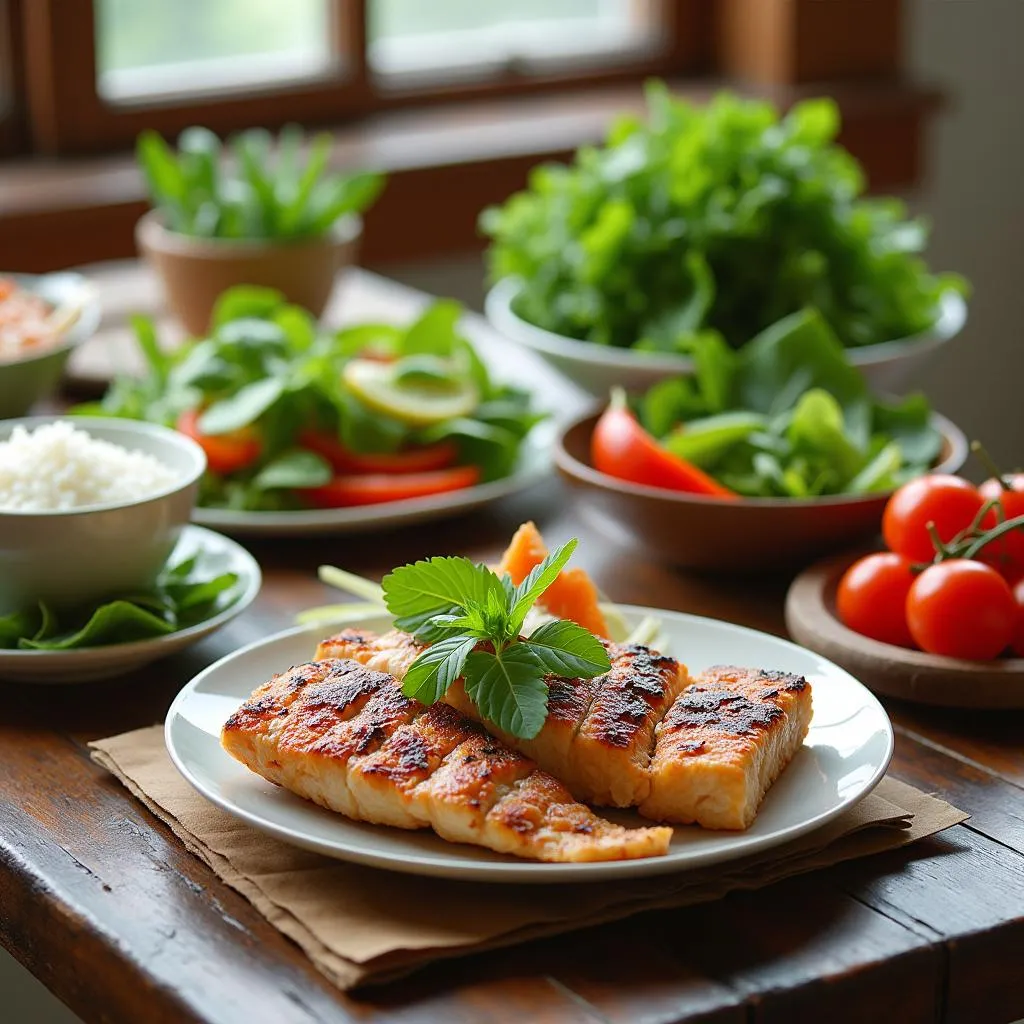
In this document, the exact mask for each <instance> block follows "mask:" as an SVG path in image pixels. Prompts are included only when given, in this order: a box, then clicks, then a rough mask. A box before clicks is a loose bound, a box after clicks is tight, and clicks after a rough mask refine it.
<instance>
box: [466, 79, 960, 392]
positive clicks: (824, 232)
mask: <svg viewBox="0 0 1024 1024" xmlns="http://www.w3.org/2000/svg"><path fill="white" fill-rule="evenodd" d="M647 105H648V113H647V118H646V119H645V120H641V119H638V118H635V117H623V118H621V119H619V121H618V122H617V123H615V124H614V125H613V126H612V128H611V129H610V131H609V133H608V137H607V139H606V142H605V145H604V146H602V147H591V146H587V147H583V148H582V149H580V150H579V151H578V152H577V153H576V157H575V159H574V161H573V163H572V165H571V166H569V167H564V166H556V165H542V166H539V167H536V168H535V169H534V170H533V172H532V173H531V175H530V179H529V185H528V188H527V189H526V191H523V192H519V193H517V194H515V195H513V196H511V197H510V198H509V199H508V200H506V202H505V203H504V204H503V205H501V206H500V207H492V208H490V209H488V210H486V211H484V213H483V214H482V215H481V219H480V226H481V230H482V231H483V232H484V234H486V235H488V236H490V239H491V244H490V249H489V253H488V258H489V264H490V275H491V278H492V279H493V280H499V279H502V278H506V277H510V278H515V279H517V280H518V281H519V282H521V289H520V291H519V293H518V295H517V297H516V299H515V303H514V305H515V312H516V313H517V314H518V315H519V316H521V317H522V318H524V319H525V320H527V321H529V322H530V323H532V324H536V325H537V326H539V327H543V328H546V329H547V330H550V331H554V332H556V333H558V334H562V335H566V336H568V337H571V338H580V339H584V340H587V341H591V342H596V343H598V344H602V345H615V346H620V347H631V346H635V347H637V348H641V349H650V350H655V351H663V352H685V351H688V350H689V347H690V345H691V343H692V342H693V341H694V339H695V337H697V336H699V335H701V334H704V333H708V332H711V333H713V334H715V335H717V336H718V337H720V338H722V339H724V340H725V341H726V342H727V343H728V344H729V345H730V346H732V347H738V346H740V345H742V344H744V343H745V342H746V341H747V340H748V339H749V338H752V337H754V336H755V335H756V334H758V333H759V332H760V331H762V330H763V329H765V328H766V327H768V326H769V325H770V324H773V323H775V322H776V321H778V320H780V319H782V318H783V317H785V316H788V315H789V314H791V313H796V312H797V311H799V310H802V309H804V308H807V307H814V308H816V309H818V310H819V311H820V313H821V315H822V316H823V317H824V319H825V321H826V322H827V323H828V324H829V326H830V327H831V328H832V330H833V331H834V333H835V334H836V336H837V337H838V338H839V339H840V341H841V343H842V344H843V345H844V346H846V347H853V346H859V345H870V344H874V343H876V342H882V341H889V340H893V339H897V338H905V337H910V336H912V335H915V334H918V333H920V332H923V331H926V330H927V329H929V328H930V327H931V326H932V325H933V324H934V322H935V320H936V319H937V316H938V313H939V304H940V300H941V297H942V295H943V292H944V291H946V290H947V289H954V290H958V291H965V290H966V284H965V282H964V281H963V280H962V279H961V278H959V277H956V276H955V275H949V274H942V275H935V274H932V273H930V272H929V270H928V268H927V266H926V265H925V263H924V262H923V261H922V259H921V257H920V255H919V253H920V251H921V249H922V248H923V246H924V243H925V241H926V236H927V231H926V227H925V225H924V224H923V223H922V222H920V221H916V220H910V219H908V218H907V214H906V210H905V207H904V205H903V204H902V203H901V202H900V201H899V200H896V199H879V198H865V197H864V195H863V193H864V188H865V181H864V174H863V172H862V170H861V168H860V166H859V165H858V164H857V162H856V160H855V159H854V158H853V157H852V156H851V155H850V154H849V153H848V152H847V151H846V150H845V149H843V148H842V147H841V146H839V145H837V144H836V142H835V138H836V135H837V133H838V131H839V114H838V109H837V107H836V105H835V103H834V102H833V101H832V100H829V99H815V100H807V101H804V102H802V103H797V104H796V105H795V106H794V107H793V108H792V109H791V110H790V111H789V112H788V113H787V114H785V116H781V117H780V115H779V113H778V111H776V110H775V109H774V108H773V107H772V106H771V104H769V103H767V102H764V101H760V100H747V99H741V98H739V97H737V96H734V95H731V94H729V93H721V94H719V95H718V96H716V97H715V98H714V99H713V100H712V101H711V102H710V103H708V104H707V105H706V106H703V107H696V106H693V105H691V104H689V103H687V102H685V101H683V100H680V99H676V98H674V97H672V96H671V95H670V94H669V92H668V89H667V88H666V86H665V85H664V84H663V83H661V82H652V83H650V84H649V85H648V87H647ZM837 397H839V396H837Z"/></svg>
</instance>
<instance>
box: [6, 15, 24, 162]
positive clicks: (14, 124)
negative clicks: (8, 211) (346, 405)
mask: <svg viewBox="0 0 1024 1024" xmlns="http://www.w3.org/2000/svg"><path fill="white" fill-rule="evenodd" d="M21 37H22V35H21V0H0V75H3V76H4V80H2V81H0V156H4V155H6V154H9V153H18V152H21V151H22V150H24V149H25V147H26V145H27V141H28V137H27V134H26V131H25V108H24V99H25V87H24V76H23V72H24V65H23V63H22V59H21V58H22V50H21V46H20V45H19V44H20V41H21Z"/></svg>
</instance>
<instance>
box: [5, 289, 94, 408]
mask: <svg viewBox="0 0 1024 1024" xmlns="http://www.w3.org/2000/svg"><path fill="white" fill-rule="evenodd" d="M0 276H2V277H8V278H10V279H11V280H13V281H14V282H15V284H17V285H18V287H19V288H24V289H25V290H26V291H30V292H34V293H35V294H36V295H38V296H40V298H42V299H45V300H46V302H48V303H49V304H50V305H51V306H52V307H53V308H54V310H55V311H56V312H57V313H58V315H59V316H60V317H61V318H62V319H63V318H65V317H66V318H67V324H68V325H67V327H66V328H65V329H64V331H63V334H62V336H61V337H60V339H59V341H58V342H57V343H56V344H55V345H51V346H47V347H46V348H42V349H40V350H39V351H37V352H33V353H31V354H29V355H25V356H22V357H20V358H18V359H7V360H5V359H0V419H5V418H7V417H11V416H23V415H24V414H25V413H26V412H28V410H29V409H30V408H31V407H32V405H33V404H34V403H35V402H37V401H39V400H40V399H42V398H46V397H47V396H49V395H51V394H52V393H53V392H54V391H55V390H56V388H57V383H58V381H59V380H60V376H61V373H63V371H64V366H65V364H66V363H67V361H68V357H69V356H70V355H71V352H72V350H73V349H74V348H75V347H76V346H77V345H80V344H81V343H82V342H83V341H86V340H87V339H88V338H91V337H92V336H93V334H95V333H96V328H97V327H98V326H99V323H100V317H101V310H100V300H99V296H98V294H97V292H96V288H95V286H94V285H93V284H92V283H91V282H90V281H88V280H87V279H86V278H85V277H83V276H82V275H81V274H73V273H69V272H62V273H59V274H0Z"/></svg>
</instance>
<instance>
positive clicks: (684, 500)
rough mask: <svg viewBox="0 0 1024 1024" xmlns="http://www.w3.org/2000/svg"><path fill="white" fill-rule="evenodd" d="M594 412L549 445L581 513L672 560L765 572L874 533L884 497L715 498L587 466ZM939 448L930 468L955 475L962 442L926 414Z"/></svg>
mask: <svg viewBox="0 0 1024 1024" xmlns="http://www.w3.org/2000/svg"><path fill="white" fill-rule="evenodd" d="M598 415H599V414H598V413H590V414H588V415H586V416H584V417H583V418H581V419H578V420H576V421H575V422H573V423H571V424H569V426H568V427H566V428H565V430H564V431H563V433H562V434H561V436H560V437H559V438H558V440H557V441H556V443H555V451H554V457H555V465H556V466H557V467H558V469H559V472H560V473H561V474H562V476H563V477H564V478H565V479H566V480H567V481H568V482H569V483H570V484H571V485H572V486H573V487H574V488H576V489H577V490H578V491H579V492H580V494H581V496H582V497H583V501H582V502H581V509H580V510H581V513H582V514H583V515H584V516H586V517H587V518H593V519H594V520H595V525H596V526H598V527H599V528H602V529H603V530H604V531H605V532H606V533H609V534H611V535H613V536H616V537H618V538H620V539H622V540H624V541H625V542H627V543H630V544H635V545H637V546H639V547H642V548H644V549H646V550H647V551H649V552H651V553H652V554H653V555H654V556H655V557H657V558H660V559H663V560H665V561H667V562H669V563H670V564H672V565H678V566H682V567H685V568H688V569H701V570H708V571H714V572H745V573H750V572H765V571H769V570H778V569H785V568H794V567H798V566H800V565H806V564H807V563H808V562H811V561H813V560H814V559H815V558H818V557H820V556H821V555H823V554H828V553H830V552H834V551H837V550H841V549H843V548H849V547H851V546H852V545H854V544H856V543H858V542H860V541H864V540H867V539H868V538H870V537H873V536H874V535H875V534H877V533H878V530H879V527H880V525H881V522H882V511H883V509H884V508H885V503H886V501H887V500H888V498H889V495H888V494H869V495H860V496H851V495H836V496H832V497H824V498H744V499H743V500H741V501H722V500H721V499H720V498H711V497H705V496H703V495H697V494H682V493H679V492H677V491H667V490H663V489H662V488H659V487H643V486H640V485H638V484H632V483H628V482H626V481H623V480H617V479H616V478H615V477H611V476H608V475H607V474H605V473H600V472H598V471H597V470H596V469H594V468H593V466H592V465H591V464H590V438H591V434H592V433H593V431H594V424H595V423H596V422H597V418H598ZM932 422H933V423H934V424H935V426H936V428H937V429H938V430H939V431H940V432H941V433H942V437H943V446H942V454H941V456H940V461H939V464H938V465H937V466H936V467H935V469H936V471H937V472H942V473H955V472H956V471H957V470H958V469H959V468H960V467H961V466H962V465H963V463H964V460H965V459H966V458H967V451H968V447H967V440H966V438H965V437H964V435H963V434H962V433H961V431H960V430H959V429H958V428H957V427H955V426H954V425H953V424H952V423H950V421H949V420H947V419H945V417H942V416H938V415H933V419H932Z"/></svg>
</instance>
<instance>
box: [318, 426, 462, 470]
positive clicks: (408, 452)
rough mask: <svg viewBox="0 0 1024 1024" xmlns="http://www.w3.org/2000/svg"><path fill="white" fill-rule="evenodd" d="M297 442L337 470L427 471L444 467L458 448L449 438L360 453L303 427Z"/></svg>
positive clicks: (336, 439) (333, 438) (328, 435)
mask: <svg viewBox="0 0 1024 1024" xmlns="http://www.w3.org/2000/svg"><path fill="white" fill-rule="evenodd" d="M299 443H300V444H301V445H302V447H303V448H308V449H309V450H310V451H311V452H316V454H317V455H322V456H323V457H324V458H325V459H326V460H327V461H328V462H329V463H330V464H331V465H332V466H333V467H334V470H335V472H337V473H346V474H347V473H429V472H431V471H433V470H437V469H447V468H448V467H449V466H451V465H453V464H454V463H455V460H456V459H457V458H458V457H459V451H458V448H456V446H455V444H454V443H453V442H452V441H439V442H438V443H437V444H430V445H424V446H422V447H420V448H407V449H405V450H404V451H400V452H380V453H376V454H363V453H360V452H354V451H352V450H351V449H350V448H346V447H345V445H343V444H342V443H341V441H339V440H338V438H336V437H332V436H331V435H330V434H318V433H314V432H313V431H304V432H303V433H302V434H300V435H299Z"/></svg>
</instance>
